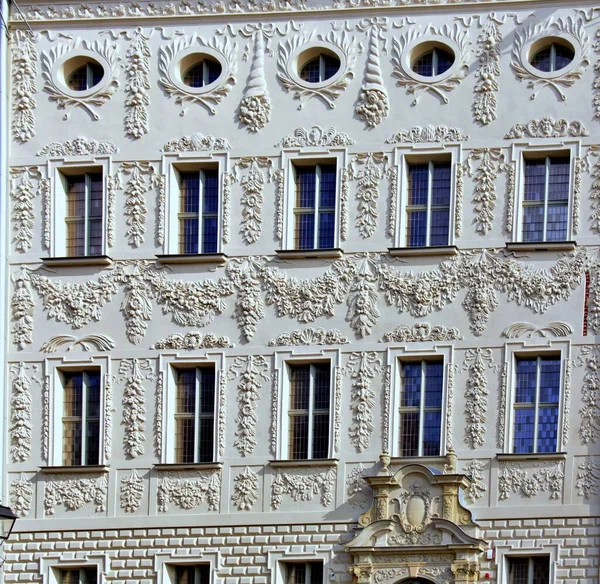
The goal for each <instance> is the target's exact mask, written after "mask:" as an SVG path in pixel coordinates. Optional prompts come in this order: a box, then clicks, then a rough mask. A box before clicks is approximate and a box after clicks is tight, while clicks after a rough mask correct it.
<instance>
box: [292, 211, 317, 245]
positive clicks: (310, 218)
mask: <svg viewBox="0 0 600 584" xmlns="http://www.w3.org/2000/svg"><path fill="white" fill-rule="evenodd" d="M314 242H315V215H314V213H301V214H298V215H296V234H295V244H296V249H314V246H315V243H314Z"/></svg>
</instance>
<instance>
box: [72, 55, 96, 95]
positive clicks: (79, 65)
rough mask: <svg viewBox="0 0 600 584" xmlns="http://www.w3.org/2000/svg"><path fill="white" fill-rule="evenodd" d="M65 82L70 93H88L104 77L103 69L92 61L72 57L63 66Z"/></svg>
mask: <svg viewBox="0 0 600 584" xmlns="http://www.w3.org/2000/svg"><path fill="white" fill-rule="evenodd" d="M64 73H65V81H66V84H67V87H68V88H69V89H71V90H72V91H88V90H89V89H92V88H93V87H95V86H96V85H98V84H99V83H100V82H101V81H102V78H103V77H104V68H103V67H102V65H100V63H98V62H97V61H94V60H93V59H89V58H84V57H74V58H73V59H70V60H69V61H67V62H66V63H65V65H64Z"/></svg>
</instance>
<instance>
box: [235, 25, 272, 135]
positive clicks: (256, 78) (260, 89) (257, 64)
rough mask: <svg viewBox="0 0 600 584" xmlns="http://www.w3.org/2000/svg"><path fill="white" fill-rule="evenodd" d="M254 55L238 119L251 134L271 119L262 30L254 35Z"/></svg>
mask: <svg viewBox="0 0 600 584" xmlns="http://www.w3.org/2000/svg"><path fill="white" fill-rule="evenodd" d="M254 37H255V39H254V54H253V56H252V65H251V68H250V77H249V79H248V85H247V86H246V89H245V91H244V97H243V98H242V101H241V102H240V107H239V109H238V118H239V120H240V122H241V123H242V124H244V125H245V126H246V127H247V128H248V130H249V131H250V132H253V133H256V132H258V131H259V130H262V129H263V128H264V127H265V126H266V125H267V124H268V123H269V120H270V119H271V98H270V97H269V91H268V89H267V82H266V79H265V46H264V45H265V41H264V33H263V31H262V30H257V31H256V32H255V33H254Z"/></svg>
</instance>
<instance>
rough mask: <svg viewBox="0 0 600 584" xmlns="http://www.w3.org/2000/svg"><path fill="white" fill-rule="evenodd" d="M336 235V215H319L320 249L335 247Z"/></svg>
mask: <svg viewBox="0 0 600 584" xmlns="http://www.w3.org/2000/svg"><path fill="white" fill-rule="evenodd" d="M334 234H335V213H333V212H331V213H319V249H329V248H332V247H333V242H334Z"/></svg>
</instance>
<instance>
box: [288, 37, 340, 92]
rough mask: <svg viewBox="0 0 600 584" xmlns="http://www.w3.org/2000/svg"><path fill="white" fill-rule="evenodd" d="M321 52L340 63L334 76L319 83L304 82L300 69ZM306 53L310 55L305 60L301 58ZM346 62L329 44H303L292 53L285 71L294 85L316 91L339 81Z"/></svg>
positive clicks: (337, 48)
mask: <svg viewBox="0 0 600 584" xmlns="http://www.w3.org/2000/svg"><path fill="white" fill-rule="evenodd" d="M322 52H328V53H332V54H333V55H334V56H335V57H336V58H337V59H338V60H339V62H340V67H339V69H338V70H337V71H336V73H335V74H334V75H332V76H331V77H330V78H329V79H326V80H325V81H320V82H319V83H311V82H310V81H305V80H304V79H302V78H301V77H300V69H301V68H302V67H303V66H304V65H306V63H308V61H310V60H311V59H313V58H315V57H316V56H318V55H319V54H320V53H322ZM306 53H310V54H309V55H307V56H306V57H305V58H302V56H303V55H305V54H306ZM346 67H347V60H346V56H345V55H344V53H343V52H342V51H341V50H340V49H339V47H336V46H335V45H332V44H331V43H327V42H313V43H305V44H303V45H302V46H301V47H299V48H298V49H297V50H296V51H294V53H293V54H292V55H291V57H290V59H289V61H288V64H287V70H288V74H289V76H290V77H291V78H292V79H293V81H294V83H296V84H297V85H299V86H300V87H303V88H305V89H311V90H318V89H323V88H324V87H329V86H330V85H333V84H334V83H336V82H337V81H339V79H341V78H342V77H343V75H344V73H345V71H346Z"/></svg>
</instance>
